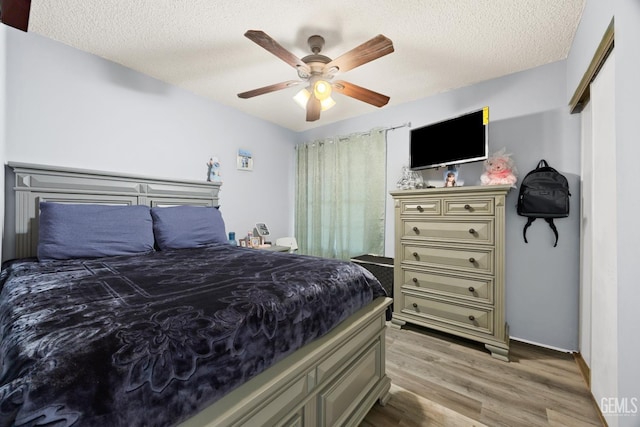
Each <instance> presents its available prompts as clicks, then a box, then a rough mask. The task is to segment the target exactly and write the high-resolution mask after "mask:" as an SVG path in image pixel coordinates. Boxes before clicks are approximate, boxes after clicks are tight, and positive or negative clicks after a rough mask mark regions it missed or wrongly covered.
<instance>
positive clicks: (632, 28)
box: [567, 0, 640, 427]
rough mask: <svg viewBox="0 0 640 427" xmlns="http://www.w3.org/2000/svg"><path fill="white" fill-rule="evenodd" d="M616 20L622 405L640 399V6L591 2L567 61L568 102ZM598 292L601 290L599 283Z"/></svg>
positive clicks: (632, 419) (630, 419)
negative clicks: (637, 257) (639, 319)
mask: <svg viewBox="0 0 640 427" xmlns="http://www.w3.org/2000/svg"><path fill="white" fill-rule="evenodd" d="M614 16H615V51H616V59H615V61H616V71H615V86H616V89H615V99H616V101H615V102H616V105H615V114H616V125H615V132H616V143H615V147H611V149H612V150H615V153H616V159H617V169H616V171H615V173H616V174H617V183H618V186H617V188H616V189H612V191H616V192H617V200H618V206H617V213H618V218H617V226H618V228H617V230H611V232H612V233H617V241H618V250H617V252H618V265H617V277H618V290H617V291H618V310H617V315H618V340H617V341H618V348H617V349H616V350H617V354H618V378H617V382H618V395H617V396H608V397H612V398H616V397H617V398H619V399H620V401H622V399H634V398H635V399H640V365H639V364H638V363H637V361H638V358H639V356H640V339H639V338H638V330H637V322H636V321H635V320H634V319H635V317H636V316H637V312H638V307H640V287H639V286H638V277H637V260H635V255H636V252H635V248H636V247H637V243H638V241H640V228H639V227H638V225H637V221H638V212H640V200H639V199H638V197H637V195H636V193H637V182H636V180H635V175H636V171H637V168H638V166H637V163H638V159H639V158H640V144H638V125H637V123H638V112H639V110H638V100H639V99H640V80H639V79H638V76H639V75H640V57H639V56H638V51H639V50H640V3H639V2H637V1H630V0H615V1H611V2H603V1H597V0H587V2H586V5H585V9H584V12H583V18H582V20H581V22H580V26H579V28H578V31H577V32H576V36H575V40H574V43H573V46H572V48H571V51H570V54H569V57H568V59H567V63H568V66H567V70H568V73H567V81H568V86H567V99H569V98H570V96H571V95H572V94H573V92H574V90H575V88H576V86H577V84H578V82H579V81H580V79H581V78H582V75H583V74H584V72H585V71H586V69H587V66H588V64H589V62H590V61H591V58H592V57H593V54H594V52H595V50H596V48H597V46H598V44H599V43H600V40H601V38H602V35H603V34H604V31H605V29H606V28H607V26H608V25H609V22H610V21H611V19H612V17H614ZM594 286H597V284H595V283H594ZM639 416H640V414H637V413H636V414H635V415H634V416H621V417H617V421H618V425H619V426H620V427H627V426H628V427H631V426H637V425H638V417H639Z"/></svg>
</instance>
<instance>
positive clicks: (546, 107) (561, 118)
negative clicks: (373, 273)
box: [298, 61, 580, 350]
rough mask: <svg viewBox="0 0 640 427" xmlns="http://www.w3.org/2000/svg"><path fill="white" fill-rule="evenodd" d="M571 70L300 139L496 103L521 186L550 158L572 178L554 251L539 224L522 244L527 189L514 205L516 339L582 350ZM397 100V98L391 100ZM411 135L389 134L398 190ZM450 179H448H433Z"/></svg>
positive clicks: (468, 169)
mask: <svg viewBox="0 0 640 427" xmlns="http://www.w3.org/2000/svg"><path fill="white" fill-rule="evenodd" d="M566 72H567V71H566V62H565V61H560V62H556V63H552V64H548V65H545V66H542V67H538V68H535V69H533V70H528V71H523V72H520V73H516V74H512V75H508V76H505V77H502V78H498V79H494V80H490V81H486V82H481V83H478V84H475V85H473V86H469V87H465V88H462V89H458V90H453V91H449V92H446V93H442V94H439V95H436V96H433V97H430V98H426V99H423V100H419V101H416V102H412V103H408V104H403V105H399V106H394V107H389V108H385V109H383V110H379V111H376V112H374V113H372V114H369V115H367V116H364V117H360V118H357V119H352V120H348V121H344V122H340V123H336V124H333V125H327V126H324V127H320V128H316V129H313V130H310V131H307V132H305V133H301V134H299V135H298V141H299V142H302V141H308V140H312V139H315V138H320V137H323V136H330V135H336V134H337V135H342V134H348V133H350V132H357V131H366V130H368V129H370V128H373V127H377V126H396V125H401V124H403V123H406V122H411V127H420V126H423V125H425V124H429V123H433V122H436V121H439V120H442V119H446V118H449V117H454V116H457V115H459V114H462V113H465V112H468V111H472V110H475V109H478V108H480V107H482V106H485V105H488V106H489V110H490V111H489V112H490V122H489V141H490V142H489V148H490V150H491V151H492V152H493V151H497V150H499V149H500V148H502V147H506V148H507V151H508V152H511V153H513V158H514V160H515V163H516V166H517V168H518V169H519V171H520V179H522V177H523V176H524V174H526V172H528V171H529V170H531V169H533V168H534V167H535V166H536V164H537V163H538V161H539V160H540V159H542V158H544V159H546V160H547V161H548V162H549V163H550V164H551V165H552V166H554V167H555V168H556V169H558V170H559V171H561V172H562V173H564V174H565V175H566V176H567V178H568V179H569V182H570V185H571V192H572V194H573V197H572V204H571V209H572V212H571V216H570V217H569V218H568V219H562V220H557V221H556V224H557V226H558V230H559V233H560V240H559V243H558V247H557V248H553V240H552V236H553V234H552V232H551V230H550V229H549V228H548V226H547V224H546V223H544V222H543V221H538V222H537V223H536V224H534V225H533V226H532V227H531V228H530V229H529V232H528V237H529V244H525V243H524V241H523V239H522V227H523V226H524V223H525V222H526V221H525V220H524V218H522V217H519V216H518V215H517V214H516V212H515V204H516V197H517V189H514V190H512V191H511V192H510V193H509V196H508V199H507V218H506V221H507V242H506V244H507V260H506V261H507V262H506V265H507V267H506V269H507V272H506V273H507V284H506V292H507V321H508V322H509V325H510V328H511V336H512V337H513V338H516V339H520V340H524V341H529V342H533V343H538V344H542V345H545V346H549V347H554V348H559V349H564V350H576V349H577V345H578V296H579V218H580V212H579V209H580V202H579V200H580V196H579V191H580V190H579V179H578V174H579V170H580V141H579V131H580V128H579V126H580V121H579V118H578V117H577V116H572V115H570V114H569V112H568V108H567V106H566V105H567V102H566V99H565V93H566ZM390 96H391V97H392V98H393V94H390ZM408 147H409V128H406V127H404V128H400V129H397V130H394V131H389V132H388V133H387V190H388V191H391V190H394V189H395V184H396V182H397V180H398V178H399V177H400V172H401V168H402V166H403V165H406V164H407V163H408V158H409V148H408ZM482 172H483V168H482V164H481V163H475V164H465V165H462V166H461V168H460V175H459V177H461V178H462V179H463V180H464V182H465V184H466V185H476V184H478V183H479V178H480V174H481V173H482ZM424 176H425V178H426V179H441V176H442V172H441V171H437V172H436V171H433V172H425V173H424ZM386 214H387V218H386V233H385V255H386V256H393V239H394V229H393V225H392V224H393V202H392V199H391V197H388V200H387V210H386Z"/></svg>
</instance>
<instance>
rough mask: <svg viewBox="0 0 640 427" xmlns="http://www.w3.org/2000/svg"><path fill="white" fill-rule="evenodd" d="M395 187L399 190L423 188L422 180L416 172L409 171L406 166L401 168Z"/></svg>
mask: <svg viewBox="0 0 640 427" xmlns="http://www.w3.org/2000/svg"><path fill="white" fill-rule="evenodd" d="M396 187H397V188H399V189H400V190H413V189H415V188H424V179H423V178H422V175H420V174H419V173H418V172H416V171H413V170H411V169H410V168H409V167H408V166H403V167H402V176H401V177H400V179H399V180H398V182H397V183H396Z"/></svg>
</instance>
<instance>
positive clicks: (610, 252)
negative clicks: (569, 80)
mask: <svg viewBox="0 0 640 427" xmlns="http://www.w3.org/2000/svg"><path fill="white" fill-rule="evenodd" d="M614 53H615V52H612V53H611V54H610V55H609V57H608V59H607V61H606V62H605V63H604V65H603V67H602V68H601V70H600V72H599V73H598V75H597V76H596V78H595V79H594V81H593V82H592V83H591V87H590V91H591V123H592V127H591V129H592V157H591V162H590V164H586V165H585V166H584V167H585V168H586V170H585V171H584V172H585V175H586V176H589V170H588V168H591V171H590V172H591V174H590V175H591V177H592V179H591V183H590V184H591V194H590V196H591V201H590V202H591V212H590V213H591V222H590V226H589V221H588V219H587V221H586V222H585V224H586V225H587V228H586V229H585V230H584V232H585V237H586V236H587V235H588V234H589V233H590V240H589V238H587V241H588V242H589V243H590V246H591V247H590V250H591V254H590V260H589V259H585V267H587V266H589V265H590V267H591V268H590V270H591V271H590V273H591V391H592V393H593V395H594V397H595V399H596V401H597V402H599V401H600V399H602V398H606V397H611V396H617V395H618V381H617V378H618V357H617V350H618V321H617V306H618V280H617V279H618V278H617V271H618V269H617V205H618V203H617V190H616V189H617V182H616V175H617V174H616V154H615V153H616V135H615V55H614ZM586 255H588V254H586ZM609 418H611V419H609ZM607 422H608V423H609V426H612V427H613V426H617V425H618V420H617V419H615V417H607Z"/></svg>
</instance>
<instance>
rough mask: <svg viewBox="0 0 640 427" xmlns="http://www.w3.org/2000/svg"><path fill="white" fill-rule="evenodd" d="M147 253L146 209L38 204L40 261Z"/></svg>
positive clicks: (150, 226)
mask: <svg viewBox="0 0 640 427" xmlns="http://www.w3.org/2000/svg"><path fill="white" fill-rule="evenodd" d="M151 251H153V221H152V220H151V214H150V208H149V207H148V206H110V205H93V204H64V203H51V202H41V203H40V227H39V241H38V259H39V260H40V261H49V260H54V259H72V258H97V257H103V256H114V255H137V254H141V253H147V252H151Z"/></svg>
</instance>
